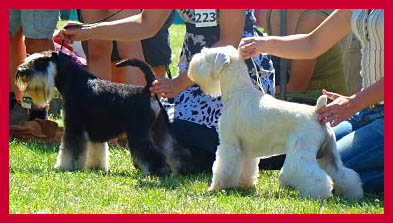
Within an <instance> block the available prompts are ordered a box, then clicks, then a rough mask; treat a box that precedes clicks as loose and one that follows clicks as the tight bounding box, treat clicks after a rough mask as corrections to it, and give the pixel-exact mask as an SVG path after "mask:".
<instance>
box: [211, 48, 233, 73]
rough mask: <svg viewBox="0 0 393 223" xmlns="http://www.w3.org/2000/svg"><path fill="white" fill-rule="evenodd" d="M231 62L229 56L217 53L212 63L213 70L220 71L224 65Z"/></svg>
mask: <svg viewBox="0 0 393 223" xmlns="http://www.w3.org/2000/svg"><path fill="white" fill-rule="evenodd" d="M230 63H231V58H230V57H229V55H228V54H226V53H217V56H216V61H215V63H214V72H215V73H220V72H221V71H222V69H224V67H225V66H226V65H229V64H230Z"/></svg>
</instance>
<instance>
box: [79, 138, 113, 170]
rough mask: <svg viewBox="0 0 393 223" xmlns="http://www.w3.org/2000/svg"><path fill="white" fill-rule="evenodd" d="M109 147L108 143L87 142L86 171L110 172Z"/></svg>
mask: <svg viewBox="0 0 393 223" xmlns="http://www.w3.org/2000/svg"><path fill="white" fill-rule="evenodd" d="M109 155H110V153H109V147H108V143H106V142H105V143H98V142H92V141H90V140H88V141H87V152H86V162H85V165H84V168H86V169H101V170H104V171H106V172H107V171H108V169H109Z"/></svg>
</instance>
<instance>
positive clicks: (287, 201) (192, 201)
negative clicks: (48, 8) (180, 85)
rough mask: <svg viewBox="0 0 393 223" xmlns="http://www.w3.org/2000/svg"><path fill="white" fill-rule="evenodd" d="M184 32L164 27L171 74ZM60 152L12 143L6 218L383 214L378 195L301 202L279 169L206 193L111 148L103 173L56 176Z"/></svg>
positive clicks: (193, 179)
mask: <svg viewBox="0 0 393 223" xmlns="http://www.w3.org/2000/svg"><path fill="white" fill-rule="evenodd" d="M184 31H185V30H184V26H181V25H173V26H172V27H171V28H170V35H171V45H172V49H173V64H172V65H171V67H170V68H171V70H172V74H176V72H175V71H176V65H177V58H178V56H179V54H180V50H181V45H182V39H183V36H184ZM52 118H54V119H56V118H55V117H53V116H52ZM56 121H59V120H56ZM60 123H61V121H60ZM58 149H59V145H58V144H54V145H49V144H40V143H26V142H20V141H17V140H11V139H10V141H9V212H10V213H12V214H15V213H129V214H133V213H155V214H159V213H206V214H207V213H236V214H246V213H254V214H260V213H316V214H319V213H323V214H328V213H329V214H330V213H334V214H341V213H384V197H383V195H370V194H368V195H366V197H365V198H364V199H362V200H348V199H343V198H340V197H332V198H330V199H327V200H325V201H320V200H310V199H308V198H301V197H300V196H299V192H298V191H296V190H293V189H283V188H280V187H279V182H278V171H261V172H260V176H259V181H258V184H257V186H256V188H255V189H251V190H227V191H222V192H217V193H208V192H207V191H206V189H207V187H208V185H209V183H210V180H211V175H210V174H197V175H188V176H164V177H156V176H143V175H142V174H141V173H140V172H139V171H138V170H136V169H135V168H134V167H133V164H132V161H131V159H130V154H129V152H128V151H127V150H125V149H124V148H119V147H111V148H110V152H111V156H110V168H109V169H110V171H109V173H104V172H102V171H74V172H60V171H56V170H54V169H53V165H54V163H55V160H56V156H57V152H58Z"/></svg>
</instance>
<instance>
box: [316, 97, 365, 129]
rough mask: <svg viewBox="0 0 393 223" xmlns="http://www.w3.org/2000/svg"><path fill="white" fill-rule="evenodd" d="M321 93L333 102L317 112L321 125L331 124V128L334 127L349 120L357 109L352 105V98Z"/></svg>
mask: <svg viewBox="0 0 393 223" xmlns="http://www.w3.org/2000/svg"><path fill="white" fill-rule="evenodd" d="M322 93H323V94H324V95H326V96H327V97H328V98H329V99H332V100H333V102H331V103H329V104H327V105H326V106H323V107H322V108H320V109H318V110H317V114H318V121H319V122H320V123H321V124H325V123H327V122H331V123H332V127H333V126H336V125H338V124H339V123H340V122H342V121H344V120H347V119H349V118H350V117H351V116H352V115H353V114H355V113H356V112H357V111H358V109H357V107H356V106H354V104H353V103H352V99H353V97H347V96H343V95H340V94H337V93H333V92H328V91H326V90H322Z"/></svg>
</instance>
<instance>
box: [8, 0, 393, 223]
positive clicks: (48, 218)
mask: <svg viewBox="0 0 393 223" xmlns="http://www.w3.org/2000/svg"><path fill="white" fill-rule="evenodd" d="M37 3H39V5H37ZM115 3H116V4H114V5H113V7H111V8H116V7H117V8H245V7H247V8H309V7H310V6H311V7H313V8H337V7H339V8H353V7H355V8H384V9H387V10H389V8H390V5H389V3H386V2H385V1H382V0H374V1H365V0H349V1H348V0H347V1H342V0H330V1H315V0H314V1H309V0H308V1H306V0H297V1H293V0H281V1H280V2H278V1H261V0H259V1H258V0H248V1H246V2H243V4H239V3H240V2H239V1H236V2H235V1H233V2H230V3H229V1H223V0H219V1H214V2H212V1H204V0H202V1H198V2H185V1H179V0H174V1H173V0H172V1H155V0H154V1H148V2H143V1H142V2H137V1H130V0H127V1H125V0H118V1H116V2H115ZM244 3H247V4H244ZM2 4H3V7H4V8H3V9H2V10H1V12H2V13H1V14H0V18H1V19H0V24H1V28H2V29H1V31H0V32H1V34H2V35H0V38H1V40H2V42H3V44H0V46H1V51H0V52H6V51H8V45H6V43H7V42H8V40H7V39H6V38H7V37H8V34H7V33H6V31H7V30H8V27H7V24H6V22H7V21H8V18H7V15H8V9H9V8H36V7H37V6H45V8H55V7H59V8H67V7H68V8H109V7H110V5H109V4H108V3H107V2H100V3H99V2H97V1H94V0H88V1H83V2H78V3H75V2H73V1H71V2H69V1H63V2H54V1H49V0H36V1H25V0H23V1H18V2H17V4H12V3H11V2H2ZM389 11H390V10H389ZM385 21H387V24H390V21H392V14H390V13H387V14H386V17H385ZM385 31H387V34H386V35H385V36H390V34H391V33H392V31H391V30H389V29H386V30H385ZM386 48H387V52H391V51H390V50H389V49H391V45H390V42H389V41H388V42H387V45H386ZM386 56H387V61H389V57H390V54H387V55H386ZM1 58H2V60H0V63H1V65H2V66H0V67H3V68H5V67H8V65H7V64H5V63H6V60H5V58H7V57H6V55H5V54H1ZM5 70H6V69H5ZM5 70H4V71H3V72H5ZM389 70H390V68H389V67H387V73H390V72H389ZM6 77H8V75H6V74H4V73H3V75H0V83H1V85H0V86H1V87H0V92H1V93H0V100H1V103H0V126H1V128H0V137H1V140H0V145H1V146H0V148H3V149H4V151H3V155H1V156H0V159H1V161H0V174H1V177H0V181H1V183H0V187H1V190H0V191H1V201H2V202H1V204H0V213H1V214H0V218H1V219H2V220H5V222H26V221H28V222H31V221H33V222H35V221H39V222H53V221H56V222H58V223H60V222H70V221H85V220H88V221H95V222H96V221H99V222H101V221H108V220H112V221H113V220H126V219H128V220H141V221H143V222H145V221H157V220H159V221H164V222H166V221H174V220H175V221H184V220H186V221H188V222H204V221H223V222H238V221H250V220H251V221H254V220H256V221H260V220H270V221H277V220H279V221H302V222H313V221H315V220H317V221H321V220H322V221H326V222H332V221H340V222H341V221H343V222H344V221H345V222H348V221H356V222H363V221H364V222H366V221H367V222H370V220H372V221H376V222H384V221H387V219H388V218H389V217H390V200H391V195H390V192H389V191H388V190H385V191H386V192H387V193H385V214H383V215H323V216H320V215H241V216H240V215H193V216H189V215H99V216H96V215H62V216H57V215H10V214H9V212H8V210H9V200H8V196H9V180H8V170H9V165H8V163H9V162H8V151H9V150H8V149H7V150H6V148H8V145H6V140H7V139H8V128H7V127H8V125H7V123H8V112H7V111H8V110H6V109H7V107H8V106H7V103H6V100H7V98H8V97H7V96H8V94H7V93H8V92H7V91H8V85H7V84H6V83H7V82H8V81H7V80H6ZM390 83H392V80H391V77H390V75H389V74H388V76H387V84H390ZM387 93H388V95H387V99H385V102H387V103H385V105H386V106H385V107H386V112H387V113H390V108H391V106H390V102H389V101H390V97H391V93H390V92H389V91H388V92H387ZM386 121H387V123H388V124H387V127H388V128H387V129H386V132H387V134H388V135H390V131H391V130H392V127H390V124H389V123H391V119H390V117H389V116H388V117H387V119H386ZM387 143H388V144H387V146H386V147H387V148H389V147H390V146H391V145H392V144H393V143H391V142H389V141H387ZM386 152H387V155H386V157H391V153H392V152H391V151H390V150H389V149H388V150H387V151H386ZM389 169H391V166H390V165H387V171H385V172H386V173H388V174H389ZM385 179H387V181H385V188H390V186H389V185H391V180H389V179H390V177H385Z"/></svg>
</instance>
